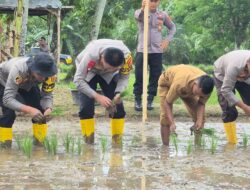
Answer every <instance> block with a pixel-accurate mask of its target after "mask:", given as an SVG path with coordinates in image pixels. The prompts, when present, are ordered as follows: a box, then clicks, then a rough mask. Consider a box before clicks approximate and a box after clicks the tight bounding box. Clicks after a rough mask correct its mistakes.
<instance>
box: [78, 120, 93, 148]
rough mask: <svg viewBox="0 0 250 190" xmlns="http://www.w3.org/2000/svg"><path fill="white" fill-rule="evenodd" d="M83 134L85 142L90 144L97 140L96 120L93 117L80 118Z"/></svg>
mask: <svg viewBox="0 0 250 190" xmlns="http://www.w3.org/2000/svg"><path fill="white" fill-rule="evenodd" d="M80 124H81V129H82V135H83V137H84V139H85V142H86V143H88V144H94V141H95V120H94V118H91V119H81V120H80Z"/></svg>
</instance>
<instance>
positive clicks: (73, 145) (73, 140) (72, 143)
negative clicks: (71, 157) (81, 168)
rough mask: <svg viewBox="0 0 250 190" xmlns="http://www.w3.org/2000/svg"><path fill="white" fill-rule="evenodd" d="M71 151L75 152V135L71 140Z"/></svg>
mask: <svg viewBox="0 0 250 190" xmlns="http://www.w3.org/2000/svg"><path fill="white" fill-rule="evenodd" d="M70 152H71V154H74V152H75V138H74V137H72V140H71V146H70Z"/></svg>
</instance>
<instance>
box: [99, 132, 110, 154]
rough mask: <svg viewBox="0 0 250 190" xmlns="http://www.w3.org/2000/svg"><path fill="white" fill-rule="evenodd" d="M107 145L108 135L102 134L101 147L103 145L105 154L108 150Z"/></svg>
mask: <svg viewBox="0 0 250 190" xmlns="http://www.w3.org/2000/svg"><path fill="white" fill-rule="evenodd" d="M107 145H108V139H107V137H106V136H104V135H102V136H101V147H102V153H103V154H105V152H106V150H107Z"/></svg>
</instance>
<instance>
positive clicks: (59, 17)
mask: <svg viewBox="0 0 250 190" xmlns="http://www.w3.org/2000/svg"><path fill="white" fill-rule="evenodd" d="M60 24H61V10H60V9H58V14H57V65H58V66H59V63H60V53H61V43H60V41H61V25H60Z"/></svg>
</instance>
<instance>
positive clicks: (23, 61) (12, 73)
mask: <svg viewBox="0 0 250 190" xmlns="http://www.w3.org/2000/svg"><path fill="white" fill-rule="evenodd" d="M56 73H57V67H56V64H55V62H54V59H53V58H52V57H51V56H50V55H49V54H47V53H39V54H37V55H36V56H35V57H34V58H29V57H16V58H13V59H11V60H9V61H6V62H3V63H1V64H0V105H1V107H2V112H3V115H2V116H1V117H0V143H1V144H2V145H6V146H11V143H12V136H13V135H12V125H13V123H14V121H15V118H16V114H15V111H19V112H24V113H27V114H29V115H30V116H31V117H32V122H33V135H34V139H35V140H36V141H37V142H38V143H42V142H43V141H44V139H45V137H46V133H47V128H48V125H47V124H46V116H48V115H49V114H50V113H51V111H52V101H53V97H52V91H53V89H54V86H55V80H56V77H55V74H56ZM39 84H42V85H41V89H40V88H39V86H38V85H39Z"/></svg>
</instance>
